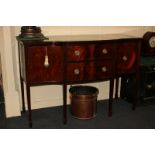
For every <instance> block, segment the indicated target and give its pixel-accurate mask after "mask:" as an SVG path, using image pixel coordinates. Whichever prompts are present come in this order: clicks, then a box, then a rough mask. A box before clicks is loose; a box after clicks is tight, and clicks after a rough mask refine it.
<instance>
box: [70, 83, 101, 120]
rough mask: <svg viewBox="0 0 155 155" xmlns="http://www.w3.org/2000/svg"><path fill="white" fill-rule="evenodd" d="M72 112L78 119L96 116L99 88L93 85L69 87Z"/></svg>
mask: <svg viewBox="0 0 155 155" xmlns="http://www.w3.org/2000/svg"><path fill="white" fill-rule="evenodd" d="M69 92H70V100H71V114H72V115H73V117H75V118H78V119H91V118H94V117H95V116H96V110H97V96H98V92H99V91H98V89H97V88H95V87H91V86H73V87H71V88H70V89H69Z"/></svg>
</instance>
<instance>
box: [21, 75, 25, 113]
mask: <svg viewBox="0 0 155 155" xmlns="http://www.w3.org/2000/svg"><path fill="white" fill-rule="evenodd" d="M20 83H21V96H22V111H23V112H25V100H24V85H23V80H22V78H21V79H20Z"/></svg>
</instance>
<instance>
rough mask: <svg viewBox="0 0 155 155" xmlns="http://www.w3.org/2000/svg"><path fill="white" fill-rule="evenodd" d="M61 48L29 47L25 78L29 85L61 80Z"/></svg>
mask: <svg viewBox="0 0 155 155" xmlns="http://www.w3.org/2000/svg"><path fill="white" fill-rule="evenodd" d="M62 70H63V51H62V48H61V46H30V47H28V53H27V71H28V73H27V77H28V81H29V82H31V83H38V82H39V83H44V82H51V81H52V82H61V81H62V80H63V71H62Z"/></svg>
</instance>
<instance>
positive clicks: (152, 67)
mask: <svg viewBox="0 0 155 155" xmlns="http://www.w3.org/2000/svg"><path fill="white" fill-rule="evenodd" d="M141 51H142V52H141V60H140V64H139V71H140V72H139V77H140V78H139V81H140V82H139V85H138V100H139V104H141V103H144V104H145V103H148V102H146V101H147V100H149V99H154V100H155V32H147V33H145V34H144V36H143V38H142V48H141ZM132 90H134V79H133V77H129V76H128V77H123V78H122V84H121V97H122V98H125V99H126V100H127V101H130V102H132V101H133V100H134V99H133V98H134V92H133V91H132Z"/></svg>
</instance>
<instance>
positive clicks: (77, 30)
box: [5, 26, 155, 117]
mask: <svg viewBox="0 0 155 155" xmlns="http://www.w3.org/2000/svg"><path fill="white" fill-rule="evenodd" d="M41 28H42V32H43V33H44V35H62V34H65V35H67V34H79V35H80V34H105V33H124V34H128V35H136V36H139V37H141V36H142V35H143V34H144V33H145V32H146V31H152V30H155V28H154V27H138V26H134V27H131V26H130V27H127V26H123V27H121V26H119V27H102V26H98V27H97V26H95V27H88V26H87V27H71V26H68V27H66V26H65V27H56V26H54V27H41ZM19 33H20V27H10V34H8V35H10V36H8V37H10V40H11V45H10V49H11V50H12V51H11V52H12V53H13V55H12V60H13V61H12V62H9V61H8V63H12V64H10V66H12V69H13V71H14V74H13V77H14V84H15V88H14V89H15V91H18V92H19V102H17V103H16V104H13V105H14V107H12V106H11V105H10V107H11V109H10V108H9V107H8V106H9V105H8V104H7V108H9V110H6V111H7V116H8V117H11V116H15V115H19V112H17V111H19V105H17V104H19V103H20V106H21V97H20V83H19V66H18V54H17V42H16V40H15V36H17V35H18V34H19ZM5 41H6V40H5ZM8 46H9V45H8ZM7 50H8V49H7ZM6 59H7V58H6ZM8 69H9V68H8ZM91 85H94V86H96V87H98V88H99V91H100V94H99V99H106V98H108V94H109V92H108V88H109V82H102V83H96V84H91ZM61 88H62V87H61V86H41V87H33V88H31V100H32V109H35V108H44V107H52V106H58V105H62V89H61ZM68 88H69V87H68ZM68 103H69V100H68Z"/></svg>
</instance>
